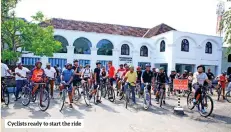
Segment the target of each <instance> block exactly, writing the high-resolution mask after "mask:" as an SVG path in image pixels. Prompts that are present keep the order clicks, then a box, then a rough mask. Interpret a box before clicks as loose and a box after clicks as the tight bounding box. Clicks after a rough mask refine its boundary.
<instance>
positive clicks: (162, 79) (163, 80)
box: [156, 67, 167, 104]
mask: <svg viewBox="0 0 231 132" xmlns="http://www.w3.org/2000/svg"><path fill="white" fill-rule="evenodd" d="M166 78H167V76H166V74H165V72H164V68H163V67H160V68H159V73H158V74H157V78H156V81H157V83H160V84H159V85H158V87H157V93H156V98H157V104H158V103H159V92H160V89H161V88H163V89H164V90H165V83H167V79H166ZM163 103H164V104H165V100H163Z"/></svg>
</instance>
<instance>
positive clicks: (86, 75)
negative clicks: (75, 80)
mask: <svg viewBox="0 0 231 132" xmlns="http://www.w3.org/2000/svg"><path fill="white" fill-rule="evenodd" d="M82 76H83V78H90V77H91V69H83V72H82Z"/></svg>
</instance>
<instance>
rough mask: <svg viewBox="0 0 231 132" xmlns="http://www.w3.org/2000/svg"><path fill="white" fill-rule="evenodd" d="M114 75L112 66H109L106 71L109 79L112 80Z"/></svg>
mask: <svg viewBox="0 0 231 132" xmlns="http://www.w3.org/2000/svg"><path fill="white" fill-rule="evenodd" d="M114 75H115V67H114V66H111V67H110V68H109V70H108V76H109V78H113V77H114Z"/></svg>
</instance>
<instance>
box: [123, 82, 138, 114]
mask: <svg viewBox="0 0 231 132" xmlns="http://www.w3.org/2000/svg"><path fill="white" fill-rule="evenodd" d="M132 84H135V83H134V82H132ZM130 86H131V83H128V88H127V89H126V90H125V94H124V96H125V108H126V109H127V107H128V103H129V100H130V95H131V88H130Z"/></svg>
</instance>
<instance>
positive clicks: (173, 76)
mask: <svg viewBox="0 0 231 132" xmlns="http://www.w3.org/2000/svg"><path fill="white" fill-rule="evenodd" d="M169 77H170V79H171V82H172V83H173V79H175V78H176V74H170V76H169Z"/></svg>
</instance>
